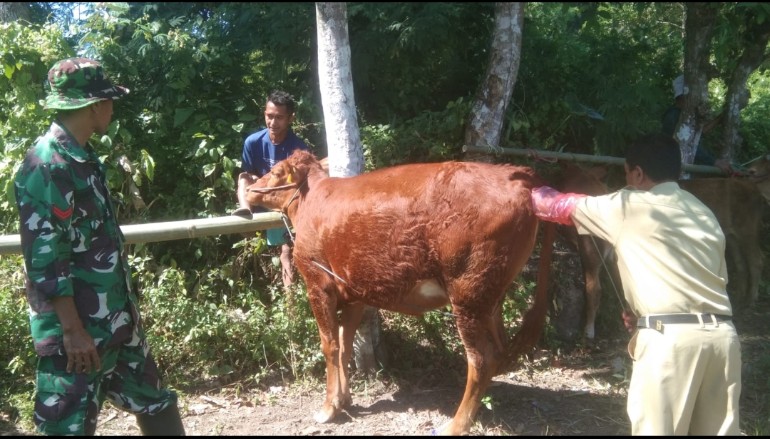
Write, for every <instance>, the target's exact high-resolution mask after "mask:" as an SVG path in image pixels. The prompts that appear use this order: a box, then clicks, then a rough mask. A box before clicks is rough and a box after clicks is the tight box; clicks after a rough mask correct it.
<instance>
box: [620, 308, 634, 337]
mask: <svg viewBox="0 0 770 439" xmlns="http://www.w3.org/2000/svg"><path fill="white" fill-rule="evenodd" d="M622 317H623V326H625V327H626V331H628V332H629V333H631V332H634V331H635V330H636V321H637V317H636V314H634V313H632V312H631V311H625V310H624V311H623V315H622Z"/></svg>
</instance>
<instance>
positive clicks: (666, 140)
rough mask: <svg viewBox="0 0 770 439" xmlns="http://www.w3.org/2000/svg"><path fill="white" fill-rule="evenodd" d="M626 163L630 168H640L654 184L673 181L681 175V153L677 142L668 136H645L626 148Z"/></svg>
mask: <svg viewBox="0 0 770 439" xmlns="http://www.w3.org/2000/svg"><path fill="white" fill-rule="evenodd" d="M626 163H627V164H628V166H629V167H630V168H633V167H635V166H639V167H640V168H642V171H644V173H645V174H647V176H648V177H649V178H650V179H651V180H652V181H654V182H661V181H668V180H674V181H675V180H678V179H679V176H680V174H681V173H682V151H681V150H680V149H679V144H678V143H677V141H676V140H674V138H673V137H671V136H669V135H666V134H662V133H654V134H647V135H644V136H642V137H640V138H638V139H637V140H636V141H634V142H633V143H631V145H630V146H629V147H628V149H627V150H626Z"/></svg>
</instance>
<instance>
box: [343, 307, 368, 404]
mask: <svg viewBox="0 0 770 439" xmlns="http://www.w3.org/2000/svg"><path fill="white" fill-rule="evenodd" d="M363 315H364V305H363V304H356V305H350V306H347V307H345V308H343V309H342V313H341V315H340V339H339V340H340V341H339V343H340V383H339V385H340V395H339V402H340V405H341V408H345V407H348V406H349V405H350V404H351V403H352V402H353V398H352V397H351V395H350V373H349V368H350V359H351V358H352V356H353V339H354V338H355V335H356V329H358V326H359V325H360V324H361V319H362V317H363Z"/></svg>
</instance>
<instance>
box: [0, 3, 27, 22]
mask: <svg viewBox="0 0 770 439" xmlns="http://www.w3.org/2000/svg"><path fill="white" fill-rule="evenodd" d="M29 18H30V13H29V4H28V3H22V2H18V3H14V2H0V23H13V22H15V21H18V20H25V21H29Z"/></svg>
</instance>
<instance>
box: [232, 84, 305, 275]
mask: <svg viewBox="0 0 770 439" xmlns="http://www.w3.org/2000/svg"><path fill="white" fill-rule="evenodd" d="M294 112H295V104H294V99H293V98H292V96H291V95H290V94H288V93H286V92H284V91H278V90H276V91H273V92H272V93H270V96H268V98H267V103H266V104H265V125H267V128H265V129H263V130H261V131H257V132H256V133H254V134H251V135H250V136H249V137H247V138H246V140H245V141H244V142H243V156H242V158H241V160H242V163H241V169H242V170H243V172H241V174H240V175H239V176H238V205H239V208H238V209H237V210H236V211H235V212H233V215H238V216H244V217H246V218H249V219H251V217H252V216H251V214H252V212H262V211H264V210H263V209H262V208H256V207H255V208H253V209H252V207H251V206H250V205H249V203H248V201H246V196H245V194H246V187H248V186H249V185H250V184H252V183H254V182H255V181H256V180H257V179H258V178H259V177H262V176H263V175H265V174H267V173H268V172H270V169H271V168H272V167H273V166H274V165H275V164H276V163H278V162H280V161H281V160H284V159H286V158H287V157H289V156H290V155H291V153H292V152H294V151H295V150H297V149H304V150H307V149H308V147H307V145H306V144H305V142H303V141H302V140H300V138H299V137H297V135H296V134H294V132H293V131H292V130H291V124H292V123H293V122H294ZM285 232H286V230H285V229H284V228H276V229H269V230H267V231H266V235H267V244H268V245H270V246H277V245H280V246H281V258H280V259H281V273H282V276H283V284H284V286H289V285H291V284H293V283H294V271H293V270H292V268H291V246H290V244H289V242H288V241H287V240H286V237H285Z"/></svg>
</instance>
